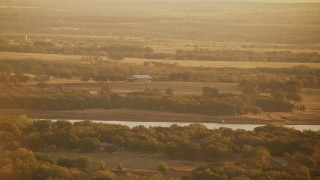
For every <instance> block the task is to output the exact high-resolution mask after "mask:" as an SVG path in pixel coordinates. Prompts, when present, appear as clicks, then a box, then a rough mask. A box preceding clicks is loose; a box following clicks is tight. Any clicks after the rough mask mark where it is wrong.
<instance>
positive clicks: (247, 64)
mask: <svg viewBox="0 0 320 180" xmlns="http://www.w3.org/2000/svg"><path fill="white" fill-rule="evenodd" d="M144 62H162V63H170V64H174V63H177V64H179V65H180V66H198V67H217V68H222V67H234V68H259V67H269V68H290V67H293V66H299V65H305V66H308V67H311V68H320V63H291V62H248V61H195V60H159V59H136V58H127V59H124V60H122V61H120V63H123V64H125V63H136V64H143V63H144Z"/></svg>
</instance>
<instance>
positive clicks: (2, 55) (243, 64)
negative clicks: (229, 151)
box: [0, 52, 320, 68]
mask: <svg viewBox="0 0 320 180" xmlns="http://www.w3.org/2000/svg"><path fill="white" fill-rule="evenodd" d="M1 59H12V60H15V59H16V60H20V59H36V60H47V61H63V62H74V61H77V62H81V63H91V61H87V60H86V61H84V60H81V56H79V55H60V54H40V53H16V52H0V60H1ZM104 59H105V60H106V57H104ZM144 62H163V63H171V64H173V63H177V64H179V65H180V66H187V67H188V66H195V67H217V68H222V67H235V68H256V67H270V68H289V67H293V66H298V65H305V66H308V67H311V68H320V63H291V62H247V61H195V60H159V59H137V58H126V59H124V60H121V61H120V63H122V64H131V63H134V64H140V65H142V64H143V63H144Z"/></svg>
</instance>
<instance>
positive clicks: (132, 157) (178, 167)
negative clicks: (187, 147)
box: [41, 151, 206, 174]
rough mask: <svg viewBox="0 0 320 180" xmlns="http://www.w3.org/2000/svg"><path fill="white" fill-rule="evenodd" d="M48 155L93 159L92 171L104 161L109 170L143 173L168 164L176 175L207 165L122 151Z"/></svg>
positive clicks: (57, 152)
mask: <svg viewBox="0 0 320 180" xmlns="http://www.w3.org/2000/svg"><path fill="white" fill-rule="evenodd" d="M41 153H44V154H46V155H48V156H49V157H50V158H51V159H52V160H54V161H56V160H57V159H58V158H60V157H68V158H77V157H81V156H87V157H90V158H91V159H92V162H91V166H90V169H94V170H97V169H99V162H101V161H104V162H105V163H106V168H107V169H114V168H116V167H117V165H118V164H119V163H122V164H123V166H124V168H125V169H128V170H129V171H132V172H135V171H139V170H140V171H142V170H144V171H145V172H149V173H150V172H151V173H157V172H156V170H157V165H158V163H160V162H165V163H166V164H168V166H169V168H170V171H171V172H170V171H169V173H173V174H176V173H174V172H182V173H191V171H192V170H193V169H195V168H197V167H199V166H203V165H205V164H206V163H204V162H198V161H184V160H172V159H167V158H164V157H162V156H161V155H160V154H142V153H129V152H124V151H120V152H117V153H114V154H110V153H107V152H95V153H74V152H68V151H66V152H65V151H62V152H59V151H54V152H41Z"/></svg>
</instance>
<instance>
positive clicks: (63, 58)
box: [0, 52, 81, 62]
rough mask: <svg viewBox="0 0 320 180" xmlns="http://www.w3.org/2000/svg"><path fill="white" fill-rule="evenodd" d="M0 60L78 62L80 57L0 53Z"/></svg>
mask: <svg viewBox="0 0 320 180" xmlns="http://www.w3.org/2000/svg"><path fill="white" fill-rule="evenodd" d="M1 59H12V60H15V59H17V60H21V59H36V60H47V61H63V62H68V61H79V60H80V59H81V56H79V55H61V54H41V53H17V52H0V60H1Z"/></svg>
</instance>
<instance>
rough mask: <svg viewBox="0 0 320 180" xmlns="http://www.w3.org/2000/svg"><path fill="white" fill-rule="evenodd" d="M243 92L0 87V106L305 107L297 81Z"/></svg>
mask: <svg viewBox="0 0 320 180" xmlns="http://www.w3.org/2000/svg"><path fill="white" fill-rule="evenodd" d="M239 86H240V87H242V89H243V92H242V94H235V93H220V92H219V90H218V89H216V88H211V87H204V88H203V90H202V94H201V95H195V94H189V95H175V94H174V90H173V89H166V90H165V91H164V92H163V91H160V90H159V89H148V88H147V89H146V90H145V91H141V92H131V93H128V94H125V95H120V94H117V93H115V92H112V90H111V89H110V88H109V87H102V88H101V89H100V90H99V91H98V92H97V94H90V92H88V91H85V90H68V89H64V88H63V87H60V86H59V87H57V88H23V87H18V88H16V87H8V88H2V89H1V90H0V108H26V109H38V110H39V109H40V110H73V109H88V108H106V109H113V108H131V109H147V110H157V111H171V112H180V113H197V114H209V115H240V114H247V113H253V114H260V113H261V112H263V111H266V112H290V111H292V110H294V109H295V108H297V109H299V110H304V108H305V107H304V106H303V105H301V104H300V103H299V102H300V101H301V100H302V98H301V96H300V95H299V93H300V91H301V88H302V85H301V84H300V83H299V81H286V82H284V83H280V82H278V83H275V85H274V86H270V87H269V90H270V94H271V95H261V94H260V91H259V88H258V83H256V82H251V81H242V82H241V83H240V84H239Z"/></svg>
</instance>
